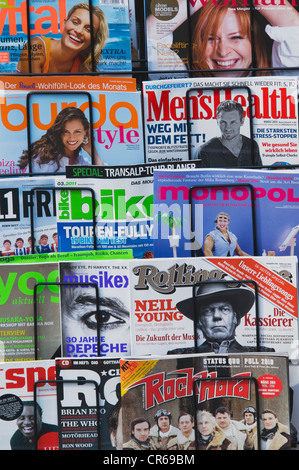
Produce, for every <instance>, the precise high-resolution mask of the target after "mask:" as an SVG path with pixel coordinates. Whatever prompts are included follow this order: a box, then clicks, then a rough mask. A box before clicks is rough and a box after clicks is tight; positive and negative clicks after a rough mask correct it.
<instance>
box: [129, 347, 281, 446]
mask: <svg viewBox="0 0 299 470" xmlns="http://www.w3.org/2000/svg"><path fill="white" fill-rule="evenodd" d="M120 373H121V404H122V430H123V448H124V449H133V450H152V451H155V450H157V451H161V450H168V451H171V450H186V451H187V450H189V451H191V450H193V451H194V450H290V414H289V413H290V410H289V387H288V384H289V377H288V357H287V355H283V354H275V353H245V354H237V353H236V354H233V353H232V354H220V355H219V356H215V355H214V354H205V355H201V354H198V355H187V356H173V357H165V356H157V357H156V358H134V357H133V358H121V360H120Z"/></svg>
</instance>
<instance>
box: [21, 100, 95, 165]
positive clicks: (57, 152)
mask: <svg viewBox="0 0 299 470" xmlns="http://www.w3.org/2000/svg"><path fill="white" fill-rule="evenodd" d="M30 153H31V172H32V173H61V172H65V169H66V168H65V167H66V165H91V164H92V163H94V164H95V165H103V162H102V160H101V159H100V157H99V155H98V153H97V151H96V149H95V148H94V162H93V161H92V147H91V136H90V124H89V122H88V120H87V118H86V116H85V114H84V113H83V111H81V109H80V108H75V107H72V106H70V107H68V108H64V109H63V110H62V111H60V113H59V114H58V115H57V117H56V119H55V121H54V124H53V125H52V126H51V127H50V128H49V129H48V130H47V132H46V134H44V135H43V136H42V137H41V138H40V139H39V140H37V141H36V142H34V143H33V144H32V145H31V148H30ZM19 166H20V167H21V168H24V167H27V168H28V169H30V165H29V160H28V158H27V159H25V158H24V157H22V158H21V160H20V163H19Z"/></svg>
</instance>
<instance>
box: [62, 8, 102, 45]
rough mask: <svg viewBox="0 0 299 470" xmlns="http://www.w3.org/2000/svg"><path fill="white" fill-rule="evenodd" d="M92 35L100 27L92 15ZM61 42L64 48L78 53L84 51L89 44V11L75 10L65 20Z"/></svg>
mask: <svg viewBox="0 0 299 470" xmlns="http://www.w3.org/2000/svg"><path fill="white" fill-rule="evenodd" d="M92 20H93V30H94V34H95V32H96V31H97V30H98V28H99V26H100V22H99V19H98V18H97V17H96V16H95V15H93V17H92ZM62 41H63V43H64V45H65V46H67V47H69V48H71V49H74V50H76V51H78V52H81V51H84V50H85V49H87V48H88V47H89V46H90V43H91V25H90V15H89V11H88V10H85V9H83V8H78V9H77V10H75V11H74V12H73V13H72V14H71V16H70V17H69V18H68V19H66V20H65V23H64V30H63V34H62Z"/></svg>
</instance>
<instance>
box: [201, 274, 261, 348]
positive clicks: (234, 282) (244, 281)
mask: <svg viewBox="0 0 299 470" xmlns="http://www.w3.org/2000/svg"><path fill="white" fill-rule="evenodd" d="M213 280H214V281H217V283H221V284H224V285H234V286H235V287H236V288H240V287H241V286H242V284H243V285H249V286H250V285H251V286H252V287H251V288H253V290H254V296H255V302H254V309H255V319H256V325H255V331H256V342H255V344H256V351H257V352H260V326H259V318H260V313H259V301H258V284H257V283H256V281H254V280H250V279H230V280H227V279H216V278H215V279H213ZM213 280H212V281H211V280H210V281H199V282H197V283H196V284H193V286H192V299H193V300H192V304H193V318H194V321H193V328H194V330H193V334H194V351H195V352H196V353H197V352H199V351H198V345H197V323H198V312H197V307H196V291H197V289H198V287H200V286H202V285H207V284H208V285H210V284H211V282H213Z"/></svg>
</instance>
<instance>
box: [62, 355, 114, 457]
mask: <svg viewBox="0 0 299 470" xmlns="http://www.w3.org/2000/svg"><path fill="white" fill-rule="evenodd" d="M56 374H57V380H58V381H60V380H61V381H62V384H58V388H57V392H58V428H59V448H60V449H61V450H97V449H100V450H113V448H114V447H115V439H114V435H113V431H112V429H113V416H114V414H115V412H116V409H117V407H118V402H119V399H120V371H119V359H116V358H110V359H100V358H84V359H69V358H59V359H56Z"/></svg>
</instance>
